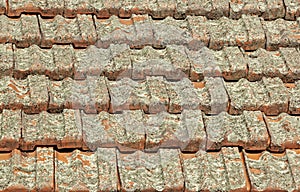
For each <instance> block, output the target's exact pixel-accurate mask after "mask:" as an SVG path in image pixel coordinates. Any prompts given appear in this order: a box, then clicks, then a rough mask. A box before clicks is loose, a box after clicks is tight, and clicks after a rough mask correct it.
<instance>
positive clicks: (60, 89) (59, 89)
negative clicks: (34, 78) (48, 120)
mask: <svg viewBox="0 0 300 192" xmlns="http://www.w3.org/2000/svg"><path fill="white" fill-rule="evenodd" d="M73 81H74V80H73V79H71V78H70V77H67V78H65V79H63V80H61V81H50V83H49V105H48V110H49V111H51V112H57V111H61V110H62V109H65V108H71V105H70V101H69V100H70V97H71V94H72V90H73V89H72V84H73ZM74 94H75V93H74ZM68 99H69V100H68Z"/></svg>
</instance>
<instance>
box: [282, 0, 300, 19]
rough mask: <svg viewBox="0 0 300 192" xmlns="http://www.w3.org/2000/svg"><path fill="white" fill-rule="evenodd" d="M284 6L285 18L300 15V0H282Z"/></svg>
mask: <svg viewBox="0 0 300 192" xmlns="http://www.w3.org/2000/svg"><path fill="white" fill-rule="evenodd" d="M284 5H285V8H286V13H285V19H287V20H296V19H297V17H299V16H300V2H299V1H293V0H284Z"/></svg>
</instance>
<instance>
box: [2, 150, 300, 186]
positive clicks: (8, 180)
mask: <svg viewBox="0 0 300 192" xmlns="http://www.w3.org/2000/svg"><path fill="white" fill-rule="evenodd" d="M299 158H300V155H299V154H298V151H295V150H286V152H285V153H283V154H273V153H269V152H266V151H264V152H263V153H259V154H251V153H247V152H245V151H243V152H239V150H238V149H237V148H231V147H227V148H222V149H221V151H219V152H202V151H199V152H198V153H196V154H183V153H180V152H179V151H178V150H176V149H160V150H159V151H158V152H156V153H144V152H141V151H137V152H135V153H131V154H124V153H120V152H119V151H118V150H115V149H105V148H98V149H97V151H95V152H81V151H79V150H75V151H73V152H70V153H64V152H58V151H55V150H53V148H40V147H38V148H37V149H36V151H35V152H32V153H26V154H25V153H22V152H20V151H18V150H14V151H13V152H11V153H2V154H0V165H2V166H0V169H1V173H2V174H1V175H0V179H1V181H2V182H1V184H0V190H1V191H3V190H5V191H15V190H39V191H40V190H46V191H54V190H55V191H58V190H59V191H70V190H71V191H117V190H122V191H134V190H141V191H152V190H153V191H154V190H156V191H162V190H172V191H201V190H205V191H250V190H251V191H264V190H272V191H280V190H289V191H293V190H298V189H299V185H300V183H299V179H298V175H299V162H298V160H299ZM2 176H4V177H2ZM54 181H55V182H54Z"/></svg>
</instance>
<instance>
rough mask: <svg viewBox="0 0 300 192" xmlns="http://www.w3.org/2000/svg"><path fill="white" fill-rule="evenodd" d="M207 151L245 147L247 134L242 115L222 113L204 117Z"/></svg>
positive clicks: (247, 139) (247, 138)
mask: <svg viewBox="0 0 300 192" xmlns="http://www.w3.org/2000/svg"><path fill="white" fill-rule="evenodd" d="M204 120H205V127H206V133H207V143H206V149H207V150H219V149H221V147H223V146H236V147H237V146H241V147H243V146H245V145H246V144H247V143H248V141H249V133H248V131H247V126H246V123H245V119H244V117H243V116H242V115H237V116H234V115H229V114H227V113H226V112H222V113H220V114H219V115H217V116H206V117H205V118H204Z"/></svg>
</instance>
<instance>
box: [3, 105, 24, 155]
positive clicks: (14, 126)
mask: <svg viewBox="0 0 300 192" xmlns="http://www.w3.org/2000/svg"><path fill="white" fill-rule="evenodd" d="M0 118H1V124H0V130H1V132H0V151H12V150H14V149H16V148H18V147H19V139H20V138H21V127H22V122H21V120H22V119H21V111H20V110H6V109H4V110H3V112H2V114H1V117H0Z"/></svg>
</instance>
